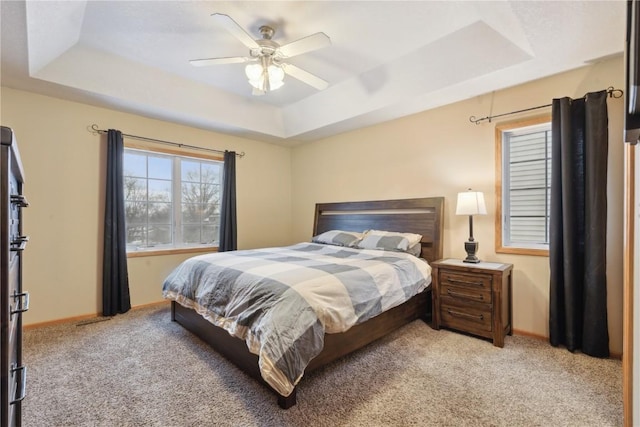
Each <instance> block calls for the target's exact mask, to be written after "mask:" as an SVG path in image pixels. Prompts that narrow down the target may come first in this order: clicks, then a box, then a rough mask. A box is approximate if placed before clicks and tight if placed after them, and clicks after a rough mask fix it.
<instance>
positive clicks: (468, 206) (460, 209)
mask: <svg viewBox="0 0 640 427" xmlns="http://www.w3.org/2000/svg"><path fill="white" fill-rule="evenodd" d="M486 214H487V207H486V206H485V204H484V194H482V192H481V191H472V190H471V189H469V191H465V192H464V193H458V203H457V205H456V215H469V241H467V242H464V250H465V251H466V252H467V257H466V258H465V259H464V260H463V261H464V262H471V263H474V264H477V263H479V262H480V260H479V259H478V257H477V256H476V253H477V252H478V242H476V241H475V240H474V239H473V216H474V215H486Z"/></svg>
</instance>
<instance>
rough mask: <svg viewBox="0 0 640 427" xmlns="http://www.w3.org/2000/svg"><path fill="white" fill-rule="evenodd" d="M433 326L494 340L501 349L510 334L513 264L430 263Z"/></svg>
mask: <svg viewBox="0 0 640 427" xmlns="http://www.w3.org/2000/svg"><path fill="white" fill-rule="evenodd" d="M431 267H432V269H433V270H432V275H433V326H434V328H435V329H440V328H441V327H443V328H449V329H455V330H458V331H462V332H467V333H469V334H473V335H478V336H481V337H484V338H490V339H492V340H493V345H495V346H496V347H504V337H505V335H507V334H509V335H511V333H512V331H511V326H512V323H511V322H512V320H511V318H512V316H511V288H512V275H513V274H512V273H513V264H502V263H493V262H480V263H478V264H472V263H466V262H462V260H458V259H441V260H438V261H435V262H432V263H431Z"/></svg>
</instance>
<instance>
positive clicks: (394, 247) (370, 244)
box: [358, 230, 422, 253]
mask: <svg viewBox="0 0 640 427" xmlns="http://www.w3.org/2000/svg"><path fill="white" fill-rule="evenodd" d="M421 239H422V236H421V235H420V234H414V233H396V232H393V231H380V230H367V231H365V233H364V236H363V237H362V240H360V242H358V248H360V249H379V250H385V251H399V252H409V253H412V252H411V251H410V249H414V250H415V248H414V246H416V245H418V244H419V243H420V240H421Z"/></svg>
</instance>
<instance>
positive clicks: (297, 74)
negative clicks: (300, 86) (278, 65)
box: [282, 64, 329, 90]
mask: <svg viewBox="0 0 640 427" xmlns="http://www.w3.org/2000/svg"><path fill="white" fill-rule="evenodd" d="M282 69H283V70H284V72H285V73H287V74H288V75H290V76H291V77H293V78H296V79H298V80H300V81H301V82H303V83H306V84H308V85H309V86H311V87H314V88H316V89H318V90H324V89H326V88H328V87H329V82H327V81H325V80H322V79H321V78H320V77H318V76H315V75H313V74H311V73H310V72H308V71H305V70H303V69H302V68H298V67H296V66H295V65H292V64H282Z"/></svg>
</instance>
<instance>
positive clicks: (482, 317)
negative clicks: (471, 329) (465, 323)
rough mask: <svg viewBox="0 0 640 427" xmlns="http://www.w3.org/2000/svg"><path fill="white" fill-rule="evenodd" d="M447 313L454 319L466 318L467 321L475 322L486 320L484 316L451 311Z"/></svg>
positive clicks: (448, 310)
mask: <svg viewBox="0 0 640 427" xmlns="http://www.w3.org/2000/svg"><path fill="white" fill-rule="evenodd" d="M447 313H449V315H451V316H454V317H464V318H466V319H473V320H484V315H482V314H469V313H462V312H460V311H453V310H450V309H447Z"/></svg>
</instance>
